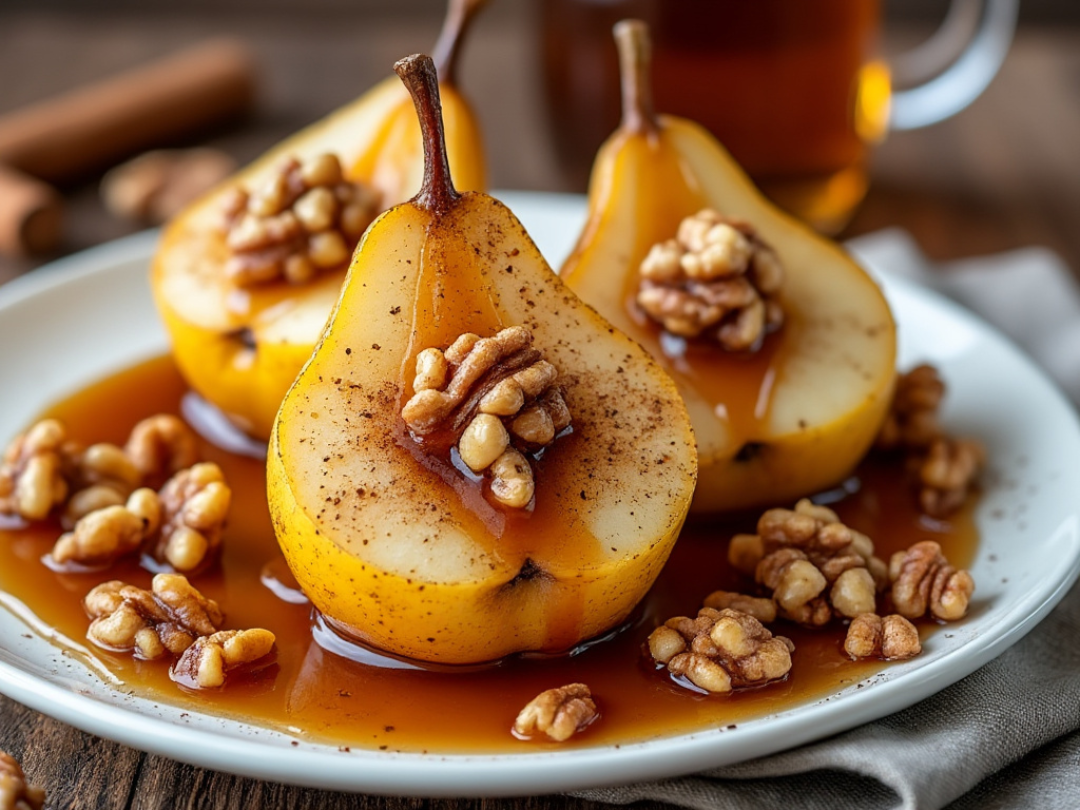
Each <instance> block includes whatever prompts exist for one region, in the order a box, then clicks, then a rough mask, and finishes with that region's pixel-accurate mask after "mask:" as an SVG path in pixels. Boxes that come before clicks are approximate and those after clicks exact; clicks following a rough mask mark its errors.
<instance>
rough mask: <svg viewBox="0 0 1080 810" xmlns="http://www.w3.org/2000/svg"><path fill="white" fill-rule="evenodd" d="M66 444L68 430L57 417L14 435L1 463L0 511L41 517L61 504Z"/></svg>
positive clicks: (66, 488) (65, 490) (66, 487)
mask: <svg viewBox="0 0 1080 810" xmlns="http://www.w3.org/2000/svg"><path fill="white" fill-rule="evenodd" d="M68 444H69V442H68V436H67V429H66V428H65V427H64V425H63V424H62V423H61V422H60V421H58V420H56V419H43V420H42V421H40V422H38V423H36V424H35V425H33V426H32V427H31V428H30V429H29V430H27V431H26V432H25V433H23V434H21V435H19V436H16V437H15V439H14V440H13V441H12V442H11V444H9V445H8V448H7V450H6V452H5V453H4V456H3V460H2V462H0V514H5V515H17V516H19V517H21V518H23V519H24V520H44V519H45V518H47V517H48V516H49V513H50V512H51V511H52V510H53V508H54V507H56V506H59V505H61V504H63V502H64V499H65V498H67V495H68V491H69V485H68V482H67V479H66V478H65V475H64V472H65V467H66V466H68V454H67V453H66V452H65V448H66V446H67V445H68Z"/></svg>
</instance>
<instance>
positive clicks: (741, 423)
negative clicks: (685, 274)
mask: <svg viewBox="0 0 1080 810" xmlns="http://www.w3.org/2000/svg"><path fill="white" fill-rule="evenodd" d="M616 38H617V39H618V40H619V46H620V52H621V55H622V56H623V80H624V122H623V125H622V126H621V127H620V129H619V130H617V131H616V132H615V134H614V135H613V136H612V137H611V138H610V139H609V140H608V141H607V143H605V144H604V146H603V147H602V148H601V150H600V153H599V154H598V155H597V159H596V163H595V165H594V169H593V175H592V180H591V182H590V189H589V217H588V221H587V223H586V225H585V228H584V230H583V232H582V235H581V237H580V239H579V242H578V245H577V247H576V248H575V250H574V252H573V253H572V254H571V256H570V257H569V259H568V260H567V262H566V263H565V264H564V265H563V268H562V270H561V271H560V276H561V277H562V278H563V279H564V280H565V281H566V282H567V284H568V285H569V286H570V287H571V289H573V290H574V291H575V292H576V293H577V294H578V295H580V296H581V297H582V299H584V300H585V301H586V302H588V303H589V304H591V305H592V306H595V307H596V308H597V309H598V310H599V311H600V313H601V314H602V315H603V316H604V317H605V318H607V319H608V320H610V321H611V323H612V324H613V325H614V326H615V327H617V328H618V329H621V330H623V331H625V332H626V333H627V334H628V335H630V336H632V337H633V338H634V339H635V340H637V341H639V342H640V343H641V344H642V345H644V346H645V347H646V348H648V349H649V351H650V352H651V353H652V354H653V355H654V356H655V357H656V358H657V359H658V360H659V361H660V363H661V364H662V365H663V366H664V368H665V369H666V370H667V371H668V373H670V374H671V375H672V377H673V378H674V380H675V383H676V385H677V386H678V387H679V390H680V392H681V394H682V396H683V398H684V400H685V402H686V405H687V408H688V410H689V412H690V417H691V420H692V422H693V425H694V431H695V434H696V436H697V442H698V454H699V459H700V465H701V469H700V475H699V481H698V490H697V493H696V495H695V499H694V506H693V511H695V512H719V511H729V510H737V509H748V508H758V507H769V506H775V505H777V504H783V503H790V502H792V501H794V500H796V499H798V498H799V497H802V496H804V495H809V494H813V493H815V492H819V491H821V490H824V489H828V488H830V487H833V486H836V485H837V484H839V483H840V482H841V481H842V480H843V479H844V477H845V476H847V475H849V474H850V473H851V471H852V470H853V469H854V467H855V465H856V464H857V463H858V461H859V459H860V458H862V456H863V455H864V454H865V453H866V451H867V450H868V449H869V447H870V445H871V443H872V441H873V439H874V436H875V435H876V433H877V431H878V429H879V428H880V425H881V423H882V421H883V419H884V417H885V414H886V411H887V409H888V406H889V402H890V400H891V394H892V387H893V381H894V376H895V371H894V369H895V360H896V327H895V323H894V321H893V318H892V314H891V312H890V311H889V307H888V304H887V303H886V301H885V298H884V296H883V295H882V294H881V291H880V290H879V288H878V286H877V285H876V284H875V283H874V281H873V280H872V279H871V278H870V277H869V276H868V275H867V274H866V273H865V272H864V271H863V270H862V268H860V267H859V266H858V265H857V264H856V263H855V262H854V261H853V260H852V259H851V258H850V257H849V256H848V255H847V254H846V253H844V251H843V250H842V248H840V247H839V246H838V245H836V244H834V243H833V242H830V241H829V240H826V239H824V238H822V237H820V236H818V235H817V234H815V233H813V232H812V231H811V230H810V229H809V228H808V227H806V226H805V225H803V224H801V223H799V222H796V221H795V220H794V219H792V218H791V217H789V216H787V215H786V214H784V213H782V212H781V211H779V210H778V209H776V208H775V207H774V206H773V205H772V204H771V203H769V202H768V201H767V200H765V198H764V197H762V196H761V194H760V193H759V192H758V191H757V189H756V188H755V187H754V186H753V184H752V183H751V181H750V180H749V178H747V177H746V175H745V174H744V173H743V171H742V170H741V169H740V168H739V166H738V165H737V164H736V163H735V161H734V160H733V159H732V158H731V157H730V155H728V153H727V152H726V151H725V150H724V149H723V147H722V146H721V145H720V144H719V143H717V142H716V140H715V139H714V138H713V137H712V136H711V135H710V134H709V133H708V132H706V131H705V130H704V129H703V128H702V127H700V126H699V125H697V124H695V123H693V122H691V121H687V120H685V119H680V118H675V117H670V116H654V115H653V114H652V110H651V100H650V99H649V98H648V96H647V93H648V91H647V77H646V73H647V69H648V43H647V32H646V31H645V30H644V25H643V24H642V23H637V22H636V21H626V22H624V23H620V25H619V26H617V28H616ZM703 208H712V209H714V210H715V211H717V212H718V213H720V214H722V215H723V216H726V217H732V218H738V219H743V220H745V221H747V222H749V223H750V224H751V225H752V226H753V227H754V228H755V229H756V230H757V233H758V235H759V236H760V237H761V238H762V239H763V240H764V241H765V242H766V243H768V244H769V245H770V246H771V247H772V248H773V249H774V250H775V251H776V253H777V255H778V256H779V259H780V261H781V263H782V264H783V267H784V272H785V280H784V284H783V287H782V288H781V290H780V305H781V307H782V308H783V311H784V319H785V323H784V325H783V327H782V328H781V330H780V332H779V333H777V334H776V335H773V336H771V337H770V338H768V339H767V340H768V341H771V342H772V344H773V345H772V349H771V350H772V351H773V352H774V353H773V354H772V355H771V359H770V360H769V361H768V368H767V369H763V373H761V374H759V376H758V378H757V379H752V380H751V381H750V382H751V383H752V385H753V386H754V388H753V390H750V391H746V390H742V389H743V388H745V387H746V386H747V384H748V383H747V379H746V378H747V376H748V375H747V374H746V369H747V368H748V366H750V365H752V363H753V362H755V361H754V359H753V357H752V356H751V357H746V356H742V357H740V356H736V355H728V356H725V355H726V353H725V352H724V351H723V350H722V349H720V348H719V347H716V348H713V349H712V352H713V355H712V356H711V357H710V358H708V360H707V362H705V363H703V364H698V363H697V362H696V361H695V360H694V358H693V357H691V356H689V355H688V356H686V357H679V356H676V355H673V354H671V353H670V352H668V351H666V350H665V344H664V339H663V336H662V335H661V331H662V330H661V328H660V326H659V325H658V324H654V323H652V322H649V321H646V320H644V319H645V318H646V316H644V314H643V313H640V312H638V311H637V309H636V304H635V303H634V300H633V299H634V295H635V294H636V291H637V280H638V268H639V267H640V264H641V261H642V260H643V259H644V258H645V256H646V254H647V253H648V252H649V249H650V248H651V247H652V246H653V245H654V244H656V243H659V242H663V241H665V240H667V239H670V238H672V237H673V236H674V235H675V233H676V231H677V229H678V226H679V223H680V221H681V220H682V219H684V218H685V217H688V216H692V215H694V214H696V213H698V212H699V211H700V210H701V209H703Z"/></svg>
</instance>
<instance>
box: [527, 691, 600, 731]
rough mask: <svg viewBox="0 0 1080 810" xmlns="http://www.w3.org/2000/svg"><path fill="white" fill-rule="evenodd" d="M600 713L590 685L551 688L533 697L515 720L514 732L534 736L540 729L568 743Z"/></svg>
mask: <svg viewBox="0 0 1080 810" xmlns="http://www.w3.org/2000/svg"><path fill="white" fill-rule="evenodd" d="M598 716H599V712H597V710H596V703H595V702H594V701H593V697H592V692H591V691H589V687H588V686H586V685H585V684H583V683H571V684H567V685H566V686H560V687H558V688H556V689H547V690H545V691H543V692H541V693H540V694H539V695H537V696H536V697H534V698H533V699H532V700H530V701H529V702H528V703H527V704H526V705H525V708H523V709H522V710H521V712H520V713H519V714H518V716H517V719H516V720H515V721H514V733H515V734H517V735H519V736H521V737H531V736H532V735H533V734H536V733H538V732H539V733H541V734H546V735H547V736H548V737H550V738H551V739H553V740H554V741H555V742H565V741H566V740H569V739H570V738H571V737H573V736H574V735H575V734H577V733H578V732H579V731H581V730H583V729H584V728H585V727H586V726H588V725H589V724H590V723H592V722H593V721H594V720H596V718H597V717H598Z"/></svg>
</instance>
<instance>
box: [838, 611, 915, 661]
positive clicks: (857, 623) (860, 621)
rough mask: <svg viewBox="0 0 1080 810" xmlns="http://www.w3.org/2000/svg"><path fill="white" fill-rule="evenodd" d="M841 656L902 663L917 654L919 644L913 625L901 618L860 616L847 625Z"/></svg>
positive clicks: (875, 615) (872, 614) (873, 615)
mask: <svg viewBox="0 0 1080 810" xmlns="http://www.w3.org/2000/svg"><path fill="white" fill-rule="evenodd" d="M844 652H846V653H847V654H848V655H849V656H850V657H851V658H852V659H858V658H871V657H874V656H877V657H880V658H884V659H885V660H887V661H902V660H904V659H907V658H914V657H915V656H916V655H918V654H919V653H921V652H922V642H920V641H919V631H918V630H917V629H915V625H913V624H912V623H911V622H909V621H908V620H907V619H905V618H904V617H903V616H898V615H896V614H892V615H890V616H885V617H881V616H878V615H877V614H876V613H863V614H860V615H859V616H856V617H855V618H854V619H852V620H851V624H850V625H848V631H847V637H846V638H845V639H844Z"/></svg>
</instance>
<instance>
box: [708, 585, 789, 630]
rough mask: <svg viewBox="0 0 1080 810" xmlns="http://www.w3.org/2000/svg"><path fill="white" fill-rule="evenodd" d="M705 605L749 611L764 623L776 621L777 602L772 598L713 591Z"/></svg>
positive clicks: (719, 608) (718, 608)
mask: <svg viewBox="0 0 1080 810" xmlns="http://www.w3.org/2000/svg"><path fill="white" fill-rule="evenodd" d="M704 604H705V607H707V608H713V609H714V610H724V609H725V608H731V609H732V610H741V611H742V612H743V613H749V614H750V615H751V616H753V617H754V618H755V619H757V620H758V621H759V622H761V623H762V624H769V623H770V622H774V621H776V603H775V602H774V601H773V600H772V599H760V598H758V597H756V596H745V595H744V594H741V593H732V592H731V591H713V592H712V593H710V594H709V595H708V596H706V597H705V603H704Z"/></svg>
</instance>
